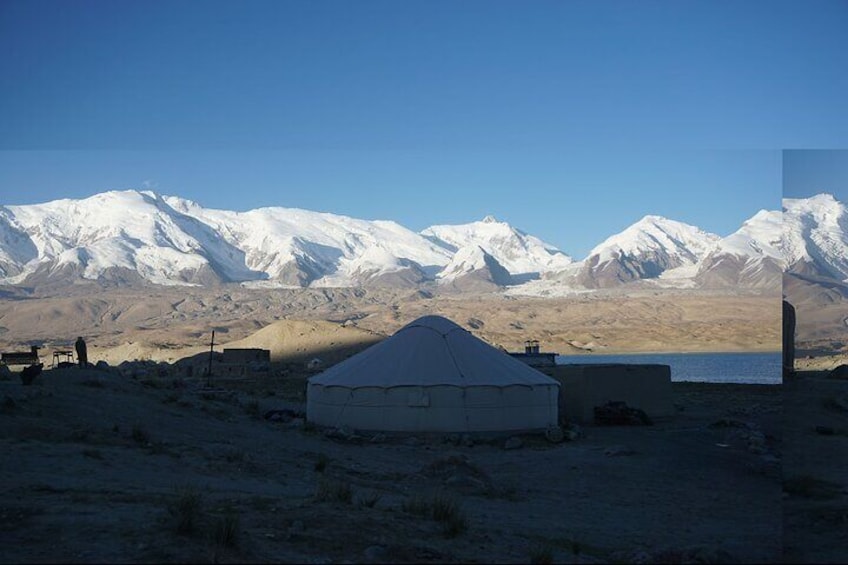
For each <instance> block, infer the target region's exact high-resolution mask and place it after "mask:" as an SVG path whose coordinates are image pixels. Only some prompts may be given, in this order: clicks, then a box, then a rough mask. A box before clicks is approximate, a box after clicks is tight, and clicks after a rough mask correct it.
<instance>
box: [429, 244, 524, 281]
mask: <svg viewBox="0 0 848 565" xmlns="http://www.w3.org/2000/svg"><path fill="white" fill-rule="evenodd" d="M437 281H438V282H439V283H440V284H442V285H450V286H451V287H452V288H454V289H457V290H485V289H491V287H498V286H507V285H509V284H510V283H511V282H512V277H511V275H510V273H509V271H507V270H506V269H505V268H504V267H503V265H501V264H500V263H499V262H498V260H497V259H495V258H494V257H492V256H491V255H490V254H488V253H486V251H485V250H484V249H483V248H482V247H480V246H479V245H469V246H468V247H462V248H460V249H458V250H457V251H456V253H455V254H454V256H453V259H451V262H450V263H448V265H447V266H446V267H445V268H444V269H442V271H441V272H440V273H439V274H438V275H437Z"/></svg>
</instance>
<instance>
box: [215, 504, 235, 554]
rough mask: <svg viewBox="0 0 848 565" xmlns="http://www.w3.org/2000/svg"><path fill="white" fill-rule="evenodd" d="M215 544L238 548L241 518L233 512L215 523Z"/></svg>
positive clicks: (228, 512)
mask: <svg viewBox="0 0 848 565" xmlns="http://www.w3.org/2000/svg"><path fill="white" fill-rule="evenodd" d="M213 536H214V538H213V539H214V541H215V544H217V545H219V546H225V547H237V546H238V538H239V517H238V514H236V513H235V512H233V511H232V510H230V511H227V513H226V514H224V516H222V517H220V518H218V519H217V520H216V521H215V531H214V533H213Z"/></svg>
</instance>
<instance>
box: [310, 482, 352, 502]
mask: <svg viewBox="0 0 848 565" xmlns="http://www.w3.org/2000/svg"><path fill="white" fill-rule="evenodd" d="M315 500H318V501H329V502H341V503H344V504H350V503H351V502H353V490H351V488H350V485H349V484H348V483H344V482H342V481H337V480H333V479H321V480H320V481H318V488H317V489H316V491H315Z"/></svg>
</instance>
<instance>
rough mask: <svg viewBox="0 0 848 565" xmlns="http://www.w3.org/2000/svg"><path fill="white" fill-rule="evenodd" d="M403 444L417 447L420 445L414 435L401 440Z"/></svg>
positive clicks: (419, 441)
mask: <svg viewBox="0 0 848 565" xmlns="http://www.w3.org/2000/svg"><path fill="white" fill-rule="evenodd" d="M403 444H404V445H407V446H409V447H418V446H419V445H421V440H420V439H418V438H417V437H415V436H409V437H408V438H406V439H405V440H403Z"/></svg>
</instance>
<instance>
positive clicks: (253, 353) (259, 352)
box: [221, 348, 271, 365]
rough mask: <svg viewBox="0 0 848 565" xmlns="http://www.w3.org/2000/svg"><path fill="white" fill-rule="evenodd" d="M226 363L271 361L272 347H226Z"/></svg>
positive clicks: (223, 361) (240, 363) (242, 363)
mask: <svg viewBox="0 0 848 565" xmlns="http://www.w3.org/2000/svg"><path fill="white" fill-rule="evenodd" d="M221 362H222V363H224V364H225V365H249V364H251V363H270V362H271V350H270V349H257V348H252V349H224V355H223V359H222V360H221Z"/></svg>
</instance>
